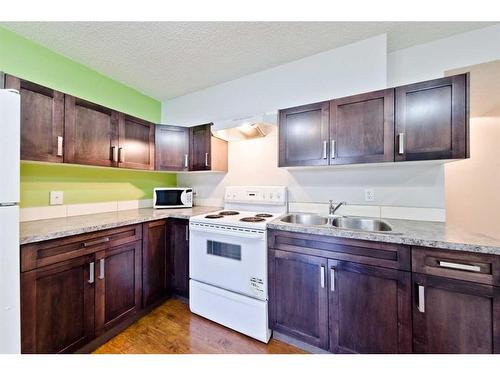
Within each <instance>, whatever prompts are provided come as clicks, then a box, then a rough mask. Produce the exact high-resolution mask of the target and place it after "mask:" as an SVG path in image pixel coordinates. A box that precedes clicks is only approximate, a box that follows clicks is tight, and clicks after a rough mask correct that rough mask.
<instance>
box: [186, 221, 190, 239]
mask: <svg viewBox="0 0 500 375" xmlns="http://www.w3.org/2000/svg"><path fill="white" fill-rule="evenodd" d="M188 241H189V226H187V225H186V242H188Z"/></svg>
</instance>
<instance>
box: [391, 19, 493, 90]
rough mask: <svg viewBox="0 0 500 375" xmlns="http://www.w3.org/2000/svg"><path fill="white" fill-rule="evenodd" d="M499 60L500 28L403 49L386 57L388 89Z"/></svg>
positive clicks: (481, 30)
mask: <svg viewBox="0 0 500 375" xmlns="http://www.w3.org/2000/svg"><path fill="white" fill-rule="evenodd" d="M499 58H500V25H493V26H488V27H485V28H482V29H478V30H473V31H470V32H467V33H463V34H458V35H454V36H451V37H449V38H444V39H439V40H436V41H433V42H430V43H425V44H421V45H418V46H414V47H410V48H406V49H402V50H399V51H395V52H392V53H390V54H389V55H388V56H387V83H388V86H389V87H391V86H398V85H404V84H407V83H412V82H418V81H425V80H427V79H433V78H439V77H443V75H444V72H445V71H447V70H451V69H457V68H462V67H464V66H470V65H475V64H480V63H484V62H488V61H493V60H496V59H499Z"/></svg>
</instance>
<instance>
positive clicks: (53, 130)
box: [5, 75, 64, 163]
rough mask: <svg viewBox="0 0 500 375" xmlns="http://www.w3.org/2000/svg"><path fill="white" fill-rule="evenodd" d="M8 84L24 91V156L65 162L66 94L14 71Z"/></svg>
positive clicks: (22, 139)
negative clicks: (23, 77)
mask: <svg viewBox="0 0 500 375" xmlns="http://www.w3.org/2000/svg"><path fill="white" fill-rule="evenodd" d="M5 87H6V88H11V89H15V90H18V91H19V93H20V94H21V159H22V160H36V161H47V162H52V163H62V162H63V124H64V94H63V93H61V92H58V91H55V90H52V89H49V88H47V87H43V86H40V85H37V84H34V83H31V82H28V81H24V80H21V79H19V78H17V77H13V76H10V75H7V76H6V79H5Z"/></svg>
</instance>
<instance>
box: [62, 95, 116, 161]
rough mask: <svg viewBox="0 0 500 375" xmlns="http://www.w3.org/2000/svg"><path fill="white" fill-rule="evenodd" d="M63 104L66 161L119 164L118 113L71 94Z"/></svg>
mask: <svg viewBox="0 0 500 375" xmlns="http://www.w3.org/2000/svg"><path fill="white" fill-rule="evenodd" d="M64 107H65V122H64V132H65V137H66V147H65V153H64V161H65V162H67V163H74V164H88V165H97V166H107V167H115V166H117V165H118V122H119V113H118V112H117V111H114V110H112V109H109V108H106V107H102V106H99V105H97V104H94V103H91V102H88V101H85V100H82V99H78V98H75V97H73V96H70V95H66V96H65V106H64Z"/></svg>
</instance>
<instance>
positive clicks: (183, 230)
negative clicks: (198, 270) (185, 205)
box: [168, 220, 189, 297]
mask: <svg viewBox="0 0 500 375" xmlns="http://www.w3.org/2000/svg"><path fill="white" fill-rule="evenodd" d="M168 228H169V244H170V252H171V253H170V254H171V256H170V270H171V275H172V291H173V292H174V293H175V294H179V295H181V296H184V297H188V296H189V221H188V220H170V221H169V223H168Z"/></svg>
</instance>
